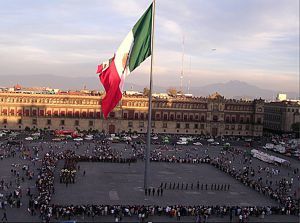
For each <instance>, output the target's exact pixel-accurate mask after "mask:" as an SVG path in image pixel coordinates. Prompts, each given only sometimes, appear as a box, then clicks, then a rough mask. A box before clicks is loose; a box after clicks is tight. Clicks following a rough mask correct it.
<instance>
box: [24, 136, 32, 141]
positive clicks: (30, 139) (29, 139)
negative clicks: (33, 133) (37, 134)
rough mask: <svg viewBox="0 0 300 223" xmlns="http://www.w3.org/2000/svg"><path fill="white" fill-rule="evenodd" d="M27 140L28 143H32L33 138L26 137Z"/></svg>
mask: <svg viewBox="0 0 300 223" xmlns="http://www.w3.org/2000/svg"><path fill="white" fill-rule="evenodd" d="M25 140H27V141H32V140H33V138H32V137H26V138H25Z"/></svg>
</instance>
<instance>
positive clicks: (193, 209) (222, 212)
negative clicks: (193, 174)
mask: <svg viewBox="0 0 300 223" xmlns="http://www.w3.org/2000/svg"><path fill="white" fill-rule="evenodd" d="M51 210H52V213H53V216H54V217H55V219H66V220H67V219H69V220H70V219H71V218H74V217H81V218H82V219H84V218H86V217H92V218H93V219H94V218H95V217H101V216H102V217H105V216H112V217H114V218H115V219H116V221H122V218H123V217H135V218H137V219H139V221H140V222H143V221H144V220H145V219H147V218H149V217H151V216H168V217H173V218H177V220H180V217H193V218H195V221H196V222H197V223H200V222H206V220H207V219H208V218H209V217H210V216H217V217H227V218H229V219H230V220H231V221H232V220H233V219H234V218H236V219H242V221H240V222H246V220H247V219H248V218H249V216H251V217H260V218H264V217H265V216H268V215H271V214H275V215H289V214H291V215H293V214H296V212H295V211H296V210H292V212H288V211H287V209H286V208H285V207H279V206H277V207H271V206H266V207H259V206H247V207H240V206H219V205H216V206H203V205H198V206H183V205H168V206H158V205H97V204H94V205H65V206H63V205H54V204H53V205H52V206H51ZM178 217H179V219H178Z"/></svg>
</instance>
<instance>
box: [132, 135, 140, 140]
mask: <svg viewBox="0 0 300 223" xmlns="http://www.w3.org/2000/svg"><path fill="white" fill-rule="evenodd" d="M138 137H139V136H138V135H132V136H131V138H133V139H137V138H138Z"/></svg>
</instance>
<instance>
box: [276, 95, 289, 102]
mask: <svg viewBox="0 0 300 223" xmlns="http://www.w3.org/2000/svg"><path fill="white" fill-rule="evenodd" d="M276 100H277V101H286V100H287V95H286V94H282V93H279V94H277V97H276Z"/></svg>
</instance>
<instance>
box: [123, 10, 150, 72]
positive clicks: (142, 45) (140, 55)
mask: <svg viewBox="0 0 300 223" xmlns="http://www.w3.org/2000/svg"><path fill="white" fill-rule="evenodd" d="M151 30H152V4H151V5H150V6H149V8H148V9H147V11H146V12H145V13H144V14H143V15H142V17H141V18H140V19H139V21H138V22H137V23H136V24H135V25H134V27H133V29H132V32H133V37H134V43H133V46H132V49H131V53H130V58H129V70H130V71H133V70H134V69H135V68H136V67H138V66H139V65H140V63H142V62H143V61H144V60H145V59H146V58H147V57H149V56H150V55H151Z"/></svg>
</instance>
